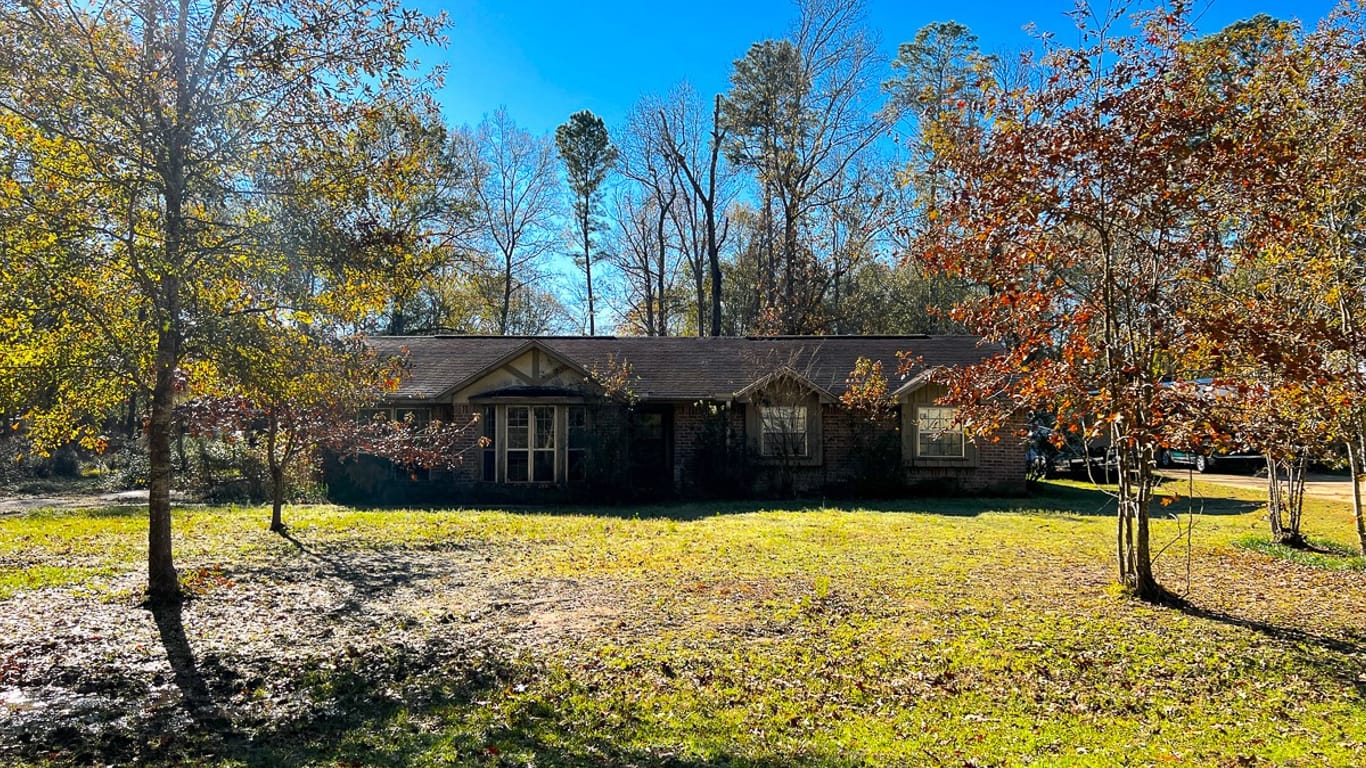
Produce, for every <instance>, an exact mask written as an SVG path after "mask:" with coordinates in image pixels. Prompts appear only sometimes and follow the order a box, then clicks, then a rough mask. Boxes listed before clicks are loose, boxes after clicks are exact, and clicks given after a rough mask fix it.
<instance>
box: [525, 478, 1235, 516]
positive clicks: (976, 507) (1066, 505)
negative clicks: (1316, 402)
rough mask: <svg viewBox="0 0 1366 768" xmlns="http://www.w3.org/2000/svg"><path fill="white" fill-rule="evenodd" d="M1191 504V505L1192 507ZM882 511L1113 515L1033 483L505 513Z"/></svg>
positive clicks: (1165, 510) (1072, 491) (1171, 509)
mask: <svg viewBox="0 0 1366 768" xmlns="http://www.w3.org/2000/svg"><path fill="white" fill-rule="evenodd" d="M1192 505H1193V506H1192ZM1260 506H1261V505H1260V504H1259V503H1257V502H1252V501H1244V500H1238V499H1226V498H1208V499H1194V500H1191V499H1182V500H1181V501H1180V502H1178V503H1177V504H1173V505H1171V506H1167V507H1164V506H1161V505H1160V504H1158V503H1154V505H1153V509H1152V516H1153V517H1154V518H1157V519H1161V518H1164V517H1173V516H1176V515H1178V514H1185V513H1187V512H1188V511H1193V512H1195V513H1196V514H1202V515H1243V514H1247V513H1249V512H1252V511H1255V510H1257V509H1258V508H1260ZM826 509H833V510H840V511H848V512H856V511H867V512H887V513H904V514H926V515H943V516H948V517H976V516H978V515H983V514H1064V515H1075V516H1079V517H1111V516H1113V515H1114V514H1115V496H1114V491H1113V490H1112V489H1107V488H1105V487H1103V486H1094V485H1093V486H1079V485H1063V484H1057V483H1034V484H1031V486H1030V492H1029V493H1028V494H1026V495H1023V496H978V495H970V494H966V493H946V492H943V491H941V492H939V493H936V494H925V495H915V496H903V497H899V498H831V497H825V498H813V497H806V498H795V499H762V500H742V501H737V500H717V501H699V502H686V503H660V504H646V505H634V506H633V505H622V506H545V507H533V506H528V507H512V508H506V511H508V512H512V513H516V514H526V515H578V516H588V517H607V518H616V519H628V520H633V519H640V520H674V521H677V522H695V521H698V520H704V519H707V518H712V517H724V516H728V515H745V514H753V513H762V512H800V511H804V510H826Z"/></svg>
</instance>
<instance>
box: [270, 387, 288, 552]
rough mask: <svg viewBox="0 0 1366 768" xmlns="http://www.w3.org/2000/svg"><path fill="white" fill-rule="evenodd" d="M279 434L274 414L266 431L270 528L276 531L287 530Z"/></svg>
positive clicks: (277, 422) (278, 426)
mask: <svg viewBox="0 0 1366 768" xmlns="http://www.w3.org/2000/svg"><path fill="white" fill-rule="evenodd" d="M279 434H280V425H279V421H277V417H276V415H275V414H272V415H271V417H270V429H269V431H267V432H266V461H267V462H268V463H269V465H270V530H272V531H274V532H276V533H280V532H282V531H284V530H285V520H284V505H285V468H284V464H283V462H281V460H280V456H279V451H278V448H279V441H280V440H279Z"/></svg>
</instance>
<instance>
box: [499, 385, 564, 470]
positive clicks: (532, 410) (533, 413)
mask: <svg viewBox="0 0 1366 768" xmlns="http://www.w3.org/2000/svg"><path fill="white" fill-rule="evenodd" d="M514 409H521V410H525V411H526V426H525V427H519V428H518V429H525V430H526V433H525V446H513V445H512V442H513V440H512V436H513V434H514V432H513V427H512V423H511V419H510V416H511V414H512V412H513V410H514ZM538 411H549V412H550V434H549V438H550V441H549V444H548V445H544V446H542V445H538V444H537V441H536V438H537V431H536V417H537V412H538ZM499 413H500V418H501V420H502V422H503V423H502V429H501V430H500V433H501V434H502V436H503V443H502V446H501V448H499V449H498V450H499V451H500V452H501V454H502V463H503V482H505V483H510V484H513V485H523V484H544V483H554V482H557V481H558V479H559V471H558V467H559V459H558V457H559V450H560V428H559V422H560V414H559V406H555V405H535V404H528V405H508V406H504V407H503V408H502V409H500V411H499ZM541 436H542V437H544V436H545V435H541ZM514 453H518V454H520V453H525V454H526V461H527V465H526V479H525V480H514V479H512V474H511V471H510V469H511V462H509V461H508V456H509V455H510V454H514ZM537 454H549V455H550V477H539V476H537V474H536V459H537Z"/></svg>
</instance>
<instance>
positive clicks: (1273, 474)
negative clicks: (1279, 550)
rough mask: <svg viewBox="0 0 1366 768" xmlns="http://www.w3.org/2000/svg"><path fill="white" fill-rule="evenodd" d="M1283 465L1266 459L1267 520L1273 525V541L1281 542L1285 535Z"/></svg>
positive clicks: (1269, 458) (1268, 457)
mask: <svg viewBox="0 0 1366 768" xmlns="http://www.w3.org/2000/svg"><path fill="white" fill-rule="evenodd" d="M1283 506H1284V504H1283V502H1282V498H1281V463H1280V462H1279V461H1277V460H1276V459H1273V458H1271V457H1270V456H1267V457H1266V519H1267V522H1268V523H1269V524H1270V525H1271V540H1272V541H1280V540H1281V537H1282V535H1283V526H1282V524H1281V519H1282V516H1281V510H1282V508H1283Z"/></svg>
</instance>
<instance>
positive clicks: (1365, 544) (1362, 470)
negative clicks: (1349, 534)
mask: <svg viewBox="0 0 1366 768" xmlns="http://www.w3.org/2000/svg"><path fill="white" fill-rule="evenodd" d="M1361 438H1362V433H1361V432H1360V431H1359V430H1358V431H1357V433H1356V434H1354V435H1352V436H1351V438H1350V439H1348V440H1347V461H1348V464H1349V465H1350V466H1351V468H1352V517H1353V518H1354V519H1355V520H1356V526H1357V545H1358V547H1359V548H1360V550H1361V554H1363V555H1366V511H1363V510H1362V503H1361V481H1362V476H1363V474H1366V467H1363V466H1362V465H1363V462H1364V461H1366V456H1363V455H1362V450H1361V447H1362V439H1361Z"/></svg>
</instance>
